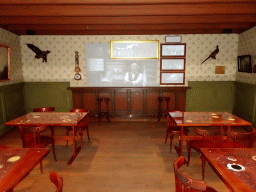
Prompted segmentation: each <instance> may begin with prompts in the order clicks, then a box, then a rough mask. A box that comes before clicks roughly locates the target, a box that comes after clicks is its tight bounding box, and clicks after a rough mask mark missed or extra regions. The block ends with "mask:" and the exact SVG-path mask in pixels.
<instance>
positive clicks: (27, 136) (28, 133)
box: [20, 126, 57, 173]
mask: <svg viewBox="0 0 256 192" xmlns="http://www.w3.org/2000/svg"><path fill="white" fill-rule="evenodd" d="M46 129H47V127H45V126H39V127H23V128H22V129H21V130H20V132H21V138H22V144H23V147H24V148H45V147H47V146H48V145H49V144H52V152H53V156H54V160H55V161H57V158H56V154H55V141H54V138H53V137H51V136H42V135H40V133H41V132H43V131H45V130H46ZM40 168H41V172H42V173H43V165H42V161H41V162H40Z"/></svg>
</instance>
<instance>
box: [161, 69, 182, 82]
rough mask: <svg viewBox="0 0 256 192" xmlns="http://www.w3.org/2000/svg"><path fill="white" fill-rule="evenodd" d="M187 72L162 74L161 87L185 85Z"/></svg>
mask: <svg viewBox="0 0 256 192" xmlns="http://www.w3.org/2000/svg"><path fill="white" fill-rule="evenodd" d="M184 84H185V72H179V71H176V72H160V85H184Z"/></svg>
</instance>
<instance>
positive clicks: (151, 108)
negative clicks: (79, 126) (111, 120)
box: [68, 86, 190, 117]
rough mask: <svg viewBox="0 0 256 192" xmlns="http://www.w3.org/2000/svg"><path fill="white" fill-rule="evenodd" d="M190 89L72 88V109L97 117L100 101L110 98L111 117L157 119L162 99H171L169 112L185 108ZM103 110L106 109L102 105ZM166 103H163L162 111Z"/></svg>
mask: <svg viewBox="0 0 256 192" xmlns="http://www.w3.org/2000/svg"><path fill="white" fill-rule="evenodd" d="M187 89H190V87H185V86H184V87H69V88H68V90H71V91H72V99H73V108H83V109H88V110H89V111H90V116H97V114H98V106H97V98H99V97H109V98H110V103H109V109H110V116H112V117H149V116H157V113H158V100H157V98H158V97H159V96H164V97H170V102H169V110H182V111H185V108H186V91H187ZM103 107H104V106H103ZM165 108H166V104H165V103H164V104H163V109H165Z"/></svg>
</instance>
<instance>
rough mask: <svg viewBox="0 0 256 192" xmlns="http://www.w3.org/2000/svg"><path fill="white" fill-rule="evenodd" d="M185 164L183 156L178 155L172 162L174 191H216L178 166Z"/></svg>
mask: <svg viewBox="0 0 256 192" xmlns="http://www.w3.org/2000/svg"><path fill="white" fill-rule="evenodd" d="M184 164H186V161H185V158H184V157H183V156H180V157H179V158H178V159H177V160H176V161H175V162H174V163H173V167H174V175H175V187H176V192H200V191H204V192H217V191H216V190H215V189H213V188H211V187H209V186H207V185H206V183H205V182H204V181H199V180H195V179H192V178H190V177H188V176H186V175H185V174H183V173H182V172H181V171H180V167H181V166H182V165H184Z"/></svg>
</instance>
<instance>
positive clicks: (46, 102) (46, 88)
mask: <svg viewBox="0 0 256 192" xmlns="http://www.w3.org/2000/svg"><path fill="white" fill-rule="evenodd" d="M69 86H70V83H69V82H26V83H25V86H24V98H25V109H26V112H27V113H28V112H31V111H32V110H33V108H37V107H55V111H57V112H58V111H69V110H70V109H71V108H72V93H71V91H69V90H67V88H68V87H69Z"/></svg>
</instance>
